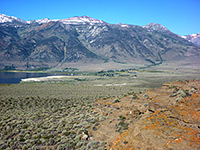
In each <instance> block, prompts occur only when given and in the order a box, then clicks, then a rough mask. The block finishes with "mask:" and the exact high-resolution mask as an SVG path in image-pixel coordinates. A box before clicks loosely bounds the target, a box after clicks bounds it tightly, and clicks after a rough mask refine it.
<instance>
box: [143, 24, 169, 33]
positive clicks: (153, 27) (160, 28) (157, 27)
mask: <svg viewBox="0 0 200 150" xmlns="http://www.w3.org/2000/svg"><path fill="white" fill-rule="evenodd" d="M142 27H143V28H147V29H150V30H157V31H161V32H164V31H169V30H168V29H167V28H166V27H164V26H163V25H161V24H158V23H149V24H147V25H145V26H142Z"/></svg>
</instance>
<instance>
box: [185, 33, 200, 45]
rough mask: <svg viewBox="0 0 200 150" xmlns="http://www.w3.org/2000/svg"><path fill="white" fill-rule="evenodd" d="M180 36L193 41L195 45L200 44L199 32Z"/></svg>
mask: <svg viewBox="0 0 200 150" xmlns="http://www.w3.org/2000/svg"><path fill="white" fill-rule="evenodd" d="M182 38H184V39H186V40H188V41H190V42H192V43H194V44H195V45H198V46H200V33H196V34H191V35H184V36H182Z"/></svg>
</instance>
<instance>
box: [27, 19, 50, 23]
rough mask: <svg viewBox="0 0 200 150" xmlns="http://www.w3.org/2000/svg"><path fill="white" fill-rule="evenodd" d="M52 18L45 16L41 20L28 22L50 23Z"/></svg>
mask: <svg viewBox="0 0 200 150" xmlns="http://www.w3.org/2000/svg"><path fill="white" fill-rule="evenodd" d="M50 21H51V20H50V19H49V18H44V19H39V20H31V21H26V22H27V23H28V24H31V23H33V22H36V23H39V24H44V23H48V22H50Z"/></svg>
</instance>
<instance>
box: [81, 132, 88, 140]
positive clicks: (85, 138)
mask: <svg viewBox="0 0 200 150" xmlns="http://www.w3.org/2000/svg"><path fill="white" fill-rule="evenodd" d="M87 139H88V135H87V134H85V133H84V132H82V136H81V140H87Z"/></svg>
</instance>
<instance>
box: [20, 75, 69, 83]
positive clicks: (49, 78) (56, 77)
mask: <svg viewBox="0 0 200 150" xmlns="http://www.w3.org/2000/svg"><path fill="white" fill-rule="evenodd" d="M67 77H69V76H47V77H37V78H27V79H21V81H22V82H40V81H48V80H53V79H61V78H67Z"/></svg>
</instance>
